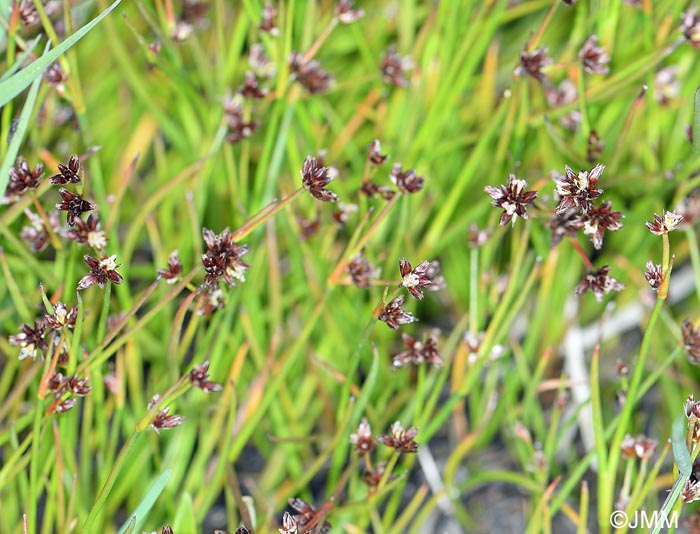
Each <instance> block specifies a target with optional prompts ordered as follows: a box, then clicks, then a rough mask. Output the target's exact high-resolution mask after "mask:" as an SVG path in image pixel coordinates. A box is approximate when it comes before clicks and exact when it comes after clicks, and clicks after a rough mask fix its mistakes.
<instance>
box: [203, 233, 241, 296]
mask: <svg viewBox="0 0 700 534" xmlns="http://www.w3.org/2000/svg"><path fill="white" fill-rule="evenodd" d="M202 235H203V237H204V242H205V243H206V245H207V250H206V252H205V253H204V254H202V264H203V265H204V270H205V272H206V277H205V279H204V282H205V285H207V286H209V287H212V288H213V287H215V286H217V285H218V283H219V279H222V280H223V281H224V282H226V283H227V284H228V285H230V286H235V285H236V284H237V283H239V282H245V272H246V271H247V270H248V267H250V266H249V265H248V264H247V263H246V262H244V261H243V260H242V259H241V257H242V256H243V255H245V254H247V253H248V247H247V246H245V245H237V244H236V243H234V242H233V236H232V235H231V230H230V229H229V228H228V227H226V228H224V230H223V231H222V232H221V233H220V234H219V235H216V234H215V233H214V232H213V231H211V230H209V229H208V228H204V229H203V230H202Z"/></svg>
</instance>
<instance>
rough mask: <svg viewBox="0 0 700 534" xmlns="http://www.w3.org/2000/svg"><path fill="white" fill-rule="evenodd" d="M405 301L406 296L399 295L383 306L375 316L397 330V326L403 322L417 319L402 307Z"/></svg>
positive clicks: (411, 321) (406, 322)
mask: <svg viewBox="0 0 700 534" xmlns="http://www.w3.org/2000/svg"><path fill="white" fill-rule="evenodd" d="M405 302H406V296H405V295H399V296H398V297H396V298H395V299H393V300H392V301H391V302H389V304H387V305H386V306H384V309H383V310H382V311H381V312H380V313H379V316H378V317H377V318H378V319H379V320H380V321H383V322H385V323H386V325H387V326H388V327H389V328H391V329H393V330H397V329H398V328H399V326H401V325H403V324H408V323H413V322H415V321H417V320H418V319H417V318H416V317H414V316H413V315H411V314H410V313H408V312H407V311H405V310H403V309H402V306H403V305H404V303H405Z"/></svg>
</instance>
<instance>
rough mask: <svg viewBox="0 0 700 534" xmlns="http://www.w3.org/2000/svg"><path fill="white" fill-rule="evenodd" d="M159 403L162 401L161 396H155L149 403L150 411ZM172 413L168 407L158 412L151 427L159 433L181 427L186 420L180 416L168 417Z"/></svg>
mask: <svg viewBox="0 0 700 534" xmlns="http://www.w3.org/2000/svg"><path fill="white" fill-rule="evenodd" d="M158 401H160V395H158V394H156V395H154V396H153V398H152V399H151V401H150V402H149V403H148V409H149V410H150V409H151V408H153V407H154V406H155V405H156V404H157V403H158ZM169 413H170V407H169V406H168V407H166V408H164V409H162V410H161V411H160V412H158V413H157V414H156V415H155V416H154V417H153V420H152V421H151V426H152V427H153V429H154V430H155V431H156V433H159V431H160V430H164V429H169V428H175V427H176V426H180V425H181V424H182V422H183V421H184V418H183V417H181V416H179V415H168V414H169Z"/></svg>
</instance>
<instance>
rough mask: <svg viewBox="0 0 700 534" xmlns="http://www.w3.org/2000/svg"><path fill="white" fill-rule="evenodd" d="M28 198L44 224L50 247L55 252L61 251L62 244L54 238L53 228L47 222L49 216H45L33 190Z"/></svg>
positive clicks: (49, 222) (48, 221)
mask: <svg viewBox="0 0 700 534" xmlns="http://www.w3.org/2000/svg"><path fill="white" fill-rule="evenodd" d="M29 196H30V197H31V199H32V202H34V207H35V208H36V211H37V213H38V214H39V217H41V220H42V221H43V222H44V228H46V233H47V234H48V235H49V241H51V246H52V247H53V248H54V249H56V250H61V249H63V243H61V241H59V239H58V237H57V236H56V232H54V231H53V226H52V224H51V221H50V220H49V216H48V215H47V214H46V211H44V208H43V207H42V206H41V203H40V202H39V198H38V197H37V196H36V191H35V190H33V189H32V190H30V191H29Z"/></svg>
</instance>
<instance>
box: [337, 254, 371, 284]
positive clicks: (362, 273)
mask: <svg viewBox="0 0 700 534" xmlns="http://www.w3.org/2000/svg"><path fill="white" fill-rule="evenodd" d="M345 270H346V271H347V273H348V275H350V280H351V281H352V283H353V284H354V285H356V286H357V287H369V285H370V283H371V282H372V280H374V279H375V278H378V277H379V273H380V270H379V269H377V268H376V267H374V266H373V265H372V264H371V263H370V262H369V261H367V259H366V258H365V257H364V255H363V254H362V252H358V253H357V254H356V255H355V257H354V258H353V259H352V260H350V262H349V263H348V265H347V267H346V268H345Z"/></svg>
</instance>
